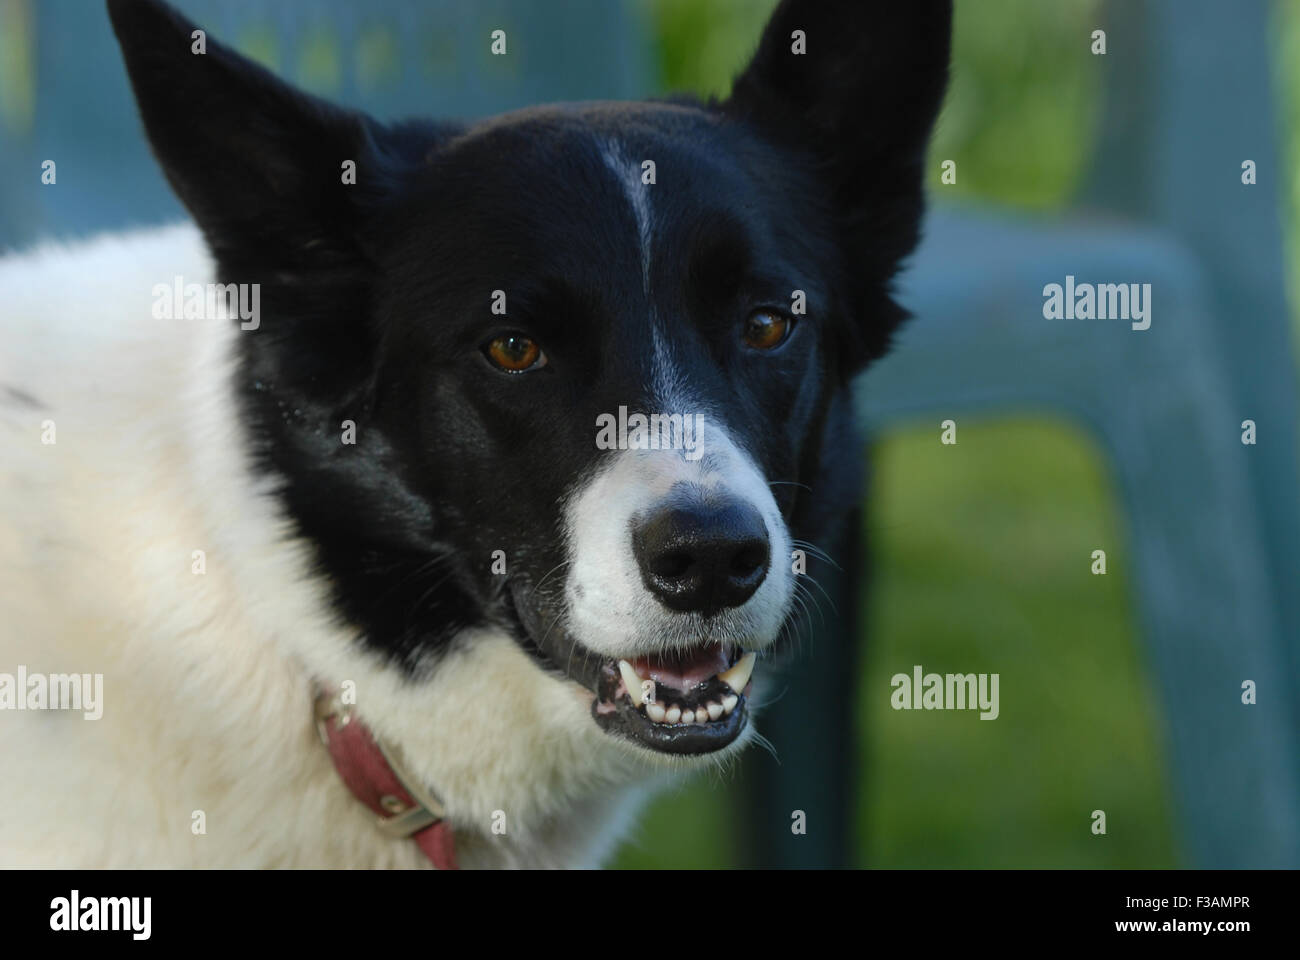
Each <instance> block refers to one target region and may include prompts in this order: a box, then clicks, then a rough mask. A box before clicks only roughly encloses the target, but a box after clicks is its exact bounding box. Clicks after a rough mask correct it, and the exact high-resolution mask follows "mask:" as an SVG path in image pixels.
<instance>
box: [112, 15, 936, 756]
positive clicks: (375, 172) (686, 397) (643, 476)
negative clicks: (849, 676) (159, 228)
mask: <svg viewBox="0 0 1300 960" xmlns="http://www.w3.org/2000/svg"><path fill="white" fill-rule="evenodd" d="M110 8H111V12H112V15H113V20H114V25H115V28H116V30H117V33H118V36H119V38H120V40H121V42H122V45H123V49H124V51H125V55H126V62H127V66H128V69H129V73H130V76H131V81H132V84H133V86H134V89H135V93H136V96H137V98H138V100H139V104H140V109H141V112H142V115H143V117H144V120H145V124H146V127H147V130H148V133H149V136H150V139H151V141H152V143H153V147H154V150H155V152H156V154H157V156H158V158H159V160H160V162H161V164H162V166H163V168H164V170H165V171H166V174H167V177H168V179H169V180H170V181H171V184H172V186H173V187H174V189H175V190H176V192H177V193H178V194H179V196H180V198H181V199H182V201H183V202H184V203H185V204H186V206H187V207H188V208H189V209H190V211H191V212H192V213H193V215H194V217H195V219H196V221H197V222H198V224H199V225H200V227H201V228H202V230H203V231H204V234H205V235H206V237H207V240H208V242H209V245H210V247H211V249H212V251H213V254H214V256H215V258H216V261H217V263H218V266H219V272H220V276H219V278H218V279H219V280H220V281H221V282H224V283H257V284H260V285H261V314H262V316H261V318H260V322H259V326H258V328H257V329H255V330H248V331H245V332H242V333H240V335H239V342H240V347H241V363H240V368H239V375H238V383H237V388H238V390H239V391H240V395H241V397H242V400H243V409H244V411H245V414H246V415H247V417H248V418H249V421H250V423H251V425H252V436H253V437H254V438H255V442H256V444H257V450H256V455H257V458H258V461H259V462H260V464H261V465H262V466H263V468H264V469H266V470H268V471H270V472H272V473H273V474H274V475H275V476H277V477H278V478H280V479H281V480H282V496H283V498H284V502H285V504H286V505H287V508H288V512H289V514H290V515H291V516H292V518H293V519H294V521H295V522H296V524H297V526H298V528H299V529H300V531H301V532H302V533H303V534H304V535H305V536H306V537H307V538H308V539H309V540H310V541H311V542H312V543H314V544H315V546H316V548H317V551H318V557H319V563H320V567H321V570H322V571H323V572H324V573H325V574H327V575H328V577H329V579H330V581H331V583H332V585H333V588H334V595H335V599H336V602H337V605H338V608H339V610H340V612H341V614H342V615H343V617H345V618H346V620H347V622H349V623H350V624H353V625H354V626H355V627H356V628H357V629H358V633H359V634H360V636H361V637H362V642H363V643H364V644H365V645H367V646H368V647H370V648H371V649H372V650H375V651H379V652H381V653H382V654H384V655H385V656H386V658H387V659H388V662H389V663H391V664H392V665H393V666H395V667H397V668H400V669H401V670H403V671H405V672H406V673H407V674H409V675H410V676H411V677H412V678H414V679H416V680H418V679H419V678H420V677H422V676H424V675H425V671H426V669H427V668H428V667H429V666H430V665H433V664H436V663H437V662H439V658H441V657H446V656H451V655H454V653H455V651H456V649H457V646H458V645H459V644H463V643H466V642H470V641H468V640H467V638H468V637H472V636H477V635H479V634H480V632H481V631H477V630H475V629H474V628H479V627H491V628H493V629H496V630H498V631H506V632H508V634H509V635H510V636H511V637H512V638H513V640H514V642H515V643H517V645H518V648H519V649H520V650H521V651H522V652H523V653H526V655H527V656H528V657H529V658H530V659H531V663H532V665H533V668H535V669H536V670H537V671H538V672H537V678H538V682H539V683H541V682H552V683H563V684H566V685H569V687H570V688H572V685H573V684H577V685H579V686H580V688H581V690H582V691H584V695H585V704H586V706H585V707H584V709H585V710H587V711H588V715H589V719H588V720H587V721H586V722H588V723H590V724H594V725H595V726H596V727H599V728H600V729H602V730H603V731H605V733H607V734H609V735H610V736H611V737H614V738H620V739H622V740H624V741H631V742H632V743H634V744H635V745H637V749H643V750H644V751H645V753H646V755H647V756H651V755H654V754H656V753H659V754H673V755H683V754H705V753H712V752H715V751H718V750H721V749H723V748H726V747H728V746H730V745H733V744H735V743H736V742H737V741H738V740H740V739H742V737H741V735H742V733H743V731H744V730H745V729H746V728H747V725H748V711H747V704H746V690H747V686H748V683H749V676H750V670H751V669H752V666H753V662H754V659H755V655H756V654H762V653H763V652H764V651H768V650H770V649H771V648H772V647H773V646H774V645H775V644H776V643H777V642H778V640H779V639H780V638H781V637H782V634H783V630H784V629H785V627H786V625H787V620H788V618H789V616H790V613H791V609H792V604H793V603H794V598H795V591H796V583H797V575H796V574H795V573H794V572H793V570H792V552H793V550H794V549H795V548H796V546H797V544H798V543H799V541H797V540H796V536H802V537H805V538H810V537H812V536H815V535H816V534H815V531H813V530H812V527H811V522H812V521H811V519H810V518H812V517H813V516H814V515H821V516H824V515H827V514H828V512H830V511H828V510H827V509H825V507H826V506H827V504H826V502H825V501H826V500H828V499H830V498H831V497H832V493H831V486H830V480H828V479H827V478H828V476H829V474H830V473H832V472H833V465H832V461H833V460H834V459H835V458H836V457H841V456H842V457H844V458H845V459H846V460H847V461H851V460H854V459H856V453H857V451H856V449H854V448H853V446H852V442H851V440H850V439H849V438H848V437H847V436H846V435H845V434H844V433H843V430H844V426H845V423H846V420H847V416H846V410H847V405H846V396H847V392H846V386H847V384H848V382H849V380H850V378H851V377H852V376H853V375H854V374H855V373H856V372H858V371H859V370H861V369H862V368H863V367H865V366H866V365H867V364H868V363H869V362H870V361H871V360H872V359H873V358H875V357H877V356H879V355H880V354H881V353H882V352H883V351H884V350H885V348H886V346H887V344H888V341H889V337H890V334H891V332H892V331H893V330H894V328H895V327H896V325H897V324H898V323H899V322H900V320H901V319H902V318H903V312H902V311H901V310H900V308H899V307H898V306H897V305H896V304H895V303H894V302H893V301H892V300H891V297H890V282H891V278H892V276H893V275H894V273H895V271H896V269H897V267H898V265H899V262H900V259H901V258H903V257H904V256H905V255H906V254H907V253H909V251H911V250H912V248H913V247H914V245H915V243H916V240H917V234H918V222H919V218H920V216H921V211H922V166H923V159H924V155H925V147H926V141H927V138H928V135H929V131H930V128H931V125H932V123H933V121H934V118H935V114H936V112H937V110H938V107H939V103H940V100H941V98H942V93H943V89H944V86H945V82H946V75H947V65H948V44H949V21H950V10H949V3H948V2H947V0H909V2H904V3H892V4H869V3H862V2H861V0H804V2H801V0H785V2H783V3H781V5H780V6H779V7H778V8H777V10H776V12H775V14H774V16H773V18H772V20H771V23H770V24H769V25H768V27H767V30H766V32H765V34H764V36H763V38H762V41H761V43H760V46H759V49H758V51H757V54H756V56H755V57H754V60H753V62H752V63H751V64H750V65H749V67H748V68H747V69H746V70H745V71H744V72H743V73H742V74H741V76H740V77H739V78H738V80H737V81H736V84H735V88H734V91H733V93H732V96H731V97H730V99H728V100H726V101H723V102H717V103H708V104H701V103H699V102H695V101H692V100H686V99H677V100H671V101H665V102H645V103H610V102H604V103H584V104H574V105H559V106H547V107H538V108H534V109H529V110H524V111H520V112H517V113H512V114H507V115H505V116H501V117H496V118H493V119H490V120H486V121H483V122H480V123H468V124H461V123H441V122H439V123H435V122H427V123H404V124H400V125H393V126H385V125H383V124H380V123H378V122H375V121H374V120H372V119H370V118H368V117H365V116H362V115H359V114H357V113H353V112H348V111H345V110H342V109H338V108H335V107H332V106H329V105H327V104H324V103H322V102H319V101H317V100H315V99H312V98H310V97H307V96H305V95H303V94H301V93H298V92H296V91H294V90H293V89H291V88H289V87H288V86H286V85H285V84H283V83H281V82H280V81H278V80H277V79H276V78H274V77H273V76H272V75H271V74H269V73H268V72H266V71H265V70H263V69H261V68H260V67H257V66H255V65H253V64H252V63H250V62H248V61H247V60H245V59H243V58H242V57H240V56H238V55H237V54H235V53H233V52H231V51H229V50H227V49H225V48H224V47H222V46H220V45H219V44H218V43H216V42H214V41H212V40H210V39H209V40H208V41H207V45H206V52H205V53H202V54H196V53H194V52H193V46H194V40H193V39H192V37H191V31H192V29H193V27H192V25H191V24H189V23H188V22H186V21H184V20H183V19H182V18H180V17H179V16H177V15H176V14H174V13H172V12H171V11H170V10H169V9H167V8H166V7H164V6H162V5H160V4H156V3H153V2H150V0H112V2H111V4H110ZM485 42H487V40H486V39H485ZM348 423H351V424H353V425H354V430H353V433H352V436H351V437H350V438H349V436H348V427H347V424H348ZM349 440H352V441H354V442H349ZM839 447H844V448H847V449H839ZM835 469H838V468H835ZM819 501H821V502H819ZM435 672H436V671H435ZM547 677H550V678H551V679H550V680H546V679H545V678H547ZM573 689H578V688H573ZM481 709H483V710H493V711H499V710H501V709H503V707H502V704H500V703H492V704H482V705H481Z"/></svg>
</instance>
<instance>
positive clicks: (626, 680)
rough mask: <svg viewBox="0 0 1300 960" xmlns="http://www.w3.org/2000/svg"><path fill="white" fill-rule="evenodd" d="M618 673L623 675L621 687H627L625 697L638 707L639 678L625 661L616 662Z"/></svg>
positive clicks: (639, 695) (639, 699)
mask: <svg viewBox="0 0 1300 960" xmlns="http://www.w3.org/2000/svg"><path fill="white" fill-rule="evenodd" d="M618 672H619V673H620V674H622V675H623V686H625V687H627V695H628V696H629V697H631V698H632V702H633V703H634V704H636V705H637V706H638V707H639V706H641V677H640V675H639V674H638V673H637V672H636V671H635V670H633V669H632V664H630V663H628V662H627V661H626V660H620V661H619V662H618Z"/></svg>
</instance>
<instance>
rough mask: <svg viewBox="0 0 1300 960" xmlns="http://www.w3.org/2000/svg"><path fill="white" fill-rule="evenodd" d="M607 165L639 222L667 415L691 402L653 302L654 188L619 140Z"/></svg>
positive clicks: (656, 384) (656, 377)
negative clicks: (642, 175) (652, 196)
mask: <svg viewBox="0 0 1300 960" xmlns="http://www.w3.org/2000/svg"><path fill="white" fill-rule="evenodd" d="M601 156H602V157H603V158H604V160H605V165H606V166H608V167H609V169H610V170H611V171H612V172H613V173H614V176H615V177H616V178H617V179H618V182H619V185H620V186H621V187H622V188H623V194H624V196H626V197H627V202H628V204H629V205H630V206H631V207H632V218H633V220H634V221H635V223H636V232H637V244H638V247H639V250H640V253H641V289H642V292H643V293H644V294H645V297H646V303H647V309H648V310H649V311H650V317H649V319H650V330H651V336H652V337H653V339H654V349H653V353H652V354H651V357H652V378H651V379H652V387H653V389H654V394H655V400H656V402H657V403H658V404H659V406H661V407H663V408H664V410H665V412H669V411H670V410H675V409H678V408H680V407H682V406H684V404H685V403H687V402H688V401H687V399H686V396H685V391H684V384H683V383H682V381H681V378H680V376H679V375H678V373H677V371H676V370H675V369H674V367H673V362H672V355H671V353H670V352H669V349H668V339H667V337H666V336H665V335H664V331H663V330H662V329H661V328H660V325H659V319H658V317H656V316H655V313H654V307H653V305H651V303H650V263H651V257H650V240H651V234H652V218H651V210H650V191H651V190H652V189H653V187H651V185H649V184H646V183H643V182H642V181H641V163H642V161H640V160H637V159H635V158H633V157H631V156H629V154H628V152H627V151H626V150H625V149H624V147H623V144H621V143H619V142H618V141H616V140H607V141H606V142H605V145H604V148H603V149H602V150H601Z"/></svg>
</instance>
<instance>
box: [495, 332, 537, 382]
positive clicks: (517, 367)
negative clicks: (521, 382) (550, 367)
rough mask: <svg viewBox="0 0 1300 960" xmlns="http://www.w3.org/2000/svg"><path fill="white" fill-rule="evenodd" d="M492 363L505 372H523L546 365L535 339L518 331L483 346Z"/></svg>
mask: <svg viewBox="0 0 1300 960" xmlns="http://www.w3.org/2000/svg"><path fill="white" fill-rule="evenodd" d="M483 352H484V353H485V354H487V358H488V359H489V360H491V361H492V364H493V365H494V366H496V367H497V368H498V369H500V370H504V371H505V372H506V373H523V372H524V371H525V370H531V369H532V368H533V367H542V366H545V365H546V356H545V355H544V354H543V353H542V348H541V347H540V346H538V345H537V341H536V340H531V339H529V338H528V337H525V336H523V335H521V334H518V333H507V334H505V335H503V336H500V337H497V338H496V339H495V340H493V341H492V342H491V343H489V344H488V345H487V346H485V347H484V348H483Z"/></svg>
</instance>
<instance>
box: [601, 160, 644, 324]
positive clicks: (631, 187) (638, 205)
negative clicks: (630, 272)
mask: <svg viewBox="0 0 1300 960" xmlns="http://www.w3.org/2000/svg"><path fill="white" fill-rule="evenodd" d="M601 156H602V157H603V158H604V160H605V165H606V166H608V167H609V169H610V170H612V171H613V172H614V175H615V176H616V177H617V178H618V182H619V184H620V185H621V186H622V187H623V193H624V194H625V195H626V196H627V200H628V203H630V204H631V205H632V216H633V218H634V219H635V220H636V234H637V243H638V244H639V245H640V248H641V287H642V290H643V291H644V292H645V295H646V298H647V299H649V297H650V185H649V184H645V183H642V182H641V161H639V160H635V159H632V158H629V157H628V155H627V153H626V152H625V151H624V149H623V145H622V144H620V143H618V142H617V141H615V140H609V141H607V142H606V143H605V147H604V149H603V150H602V151H601Z"/></svg>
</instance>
